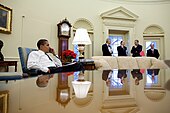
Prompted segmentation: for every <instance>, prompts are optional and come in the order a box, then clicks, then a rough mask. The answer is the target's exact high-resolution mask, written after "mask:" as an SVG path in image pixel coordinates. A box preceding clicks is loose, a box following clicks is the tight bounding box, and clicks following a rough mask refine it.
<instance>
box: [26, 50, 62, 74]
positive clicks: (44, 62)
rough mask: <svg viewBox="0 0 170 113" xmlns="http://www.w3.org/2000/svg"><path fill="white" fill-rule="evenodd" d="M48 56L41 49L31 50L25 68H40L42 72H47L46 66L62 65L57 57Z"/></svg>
mask: <svg viewBox="0 0 170 113" xmlns="http://www.w3.org/2000/svg"><path fill="white" fill-rule="evenodd" d="M48 56H49V57H50V58H51V59H52V61H51V60H50V59H49V57H48ZM48 56H47V55H46V54H45V53H44V52H43V51H41V50H38V51H32V52H31V53H30V54H29V56H28V61H27V68H28V69H40V70H41V71H43V72H47V71H48V70H49V69H48V67H57V66H58V67H59V66H62V63H61V61H60V60H59V59H58V58H57V57H56V58H55V60H54V59H53V58H52V57H51V56H50V55H48Z"/></svg>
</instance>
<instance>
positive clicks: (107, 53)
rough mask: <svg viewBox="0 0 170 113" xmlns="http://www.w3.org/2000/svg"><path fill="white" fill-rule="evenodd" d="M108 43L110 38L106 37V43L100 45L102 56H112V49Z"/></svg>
mask: <svg viewBox="0 0 170 113" xmlns="http://www.w3.org/2000/svg"><path fill="white" fill-rule="evenodd" d="M110 44H111V40H110V39H109V38H107V39H106V43H105V44H103V45H102V52H103V56H112V53H113V51H112V47H111V46H110Z"/></svg>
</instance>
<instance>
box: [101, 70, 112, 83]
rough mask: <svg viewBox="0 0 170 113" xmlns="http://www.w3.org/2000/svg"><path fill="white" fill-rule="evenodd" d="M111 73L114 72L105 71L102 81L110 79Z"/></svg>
mask: <svg viewBox="0 0 170 113" xmlns="http://www.w3.org/2000/svg"><path fill="white" fill-rule="evenodd" d="M111 71H112V70H103V73H102V80H104V81H106V80H107V79H108V76H109V73H110V72H111Z"/></svg>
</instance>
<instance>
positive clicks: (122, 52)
mask: <svg viewBox="0 0 170 113" xmlns="http://www.w3.org/2000/svg"><path fill="white" fill-rule="evenodd" d="M126 50H127V47H126V46H125V42H124V41H121V42H120V46H118V47H117V51H118V56H127V54H126Z"/></svg>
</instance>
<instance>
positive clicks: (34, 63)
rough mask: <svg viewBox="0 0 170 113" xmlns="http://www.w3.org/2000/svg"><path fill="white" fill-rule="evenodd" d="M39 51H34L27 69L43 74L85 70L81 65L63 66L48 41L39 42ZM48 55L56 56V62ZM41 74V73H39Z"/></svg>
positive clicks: (29, 58)
mask: <svg viewBox="0 0 170 113" xmlns="http://www.w3.org/2000/svg"><path fill="white" fill-rule="evenodd" d="M37 47H38V51H32V52H31V53H30V54H29V56H28V61H27V68H28V69H39V70H41V71H42V72H43V73H59V72H69V71H80V70H83V66H82V64H81V63H79V62H78V63H76V62H75V63H73V64H71V65H67V66H62V63H61V61H60V60H59V58H58V57H57V56H56V54H55V52H54V49H52V48H50V45H49V42H48V40H46V39H40V40H39V41H38V42H37ZM47 53H52V54H53V55H54V56H56V57H55V58H56V59H55V60H54V59H53V58H52V57H51V56H50V55H48V54H47ZM38 74H40V73H38Z"/></svg>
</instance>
